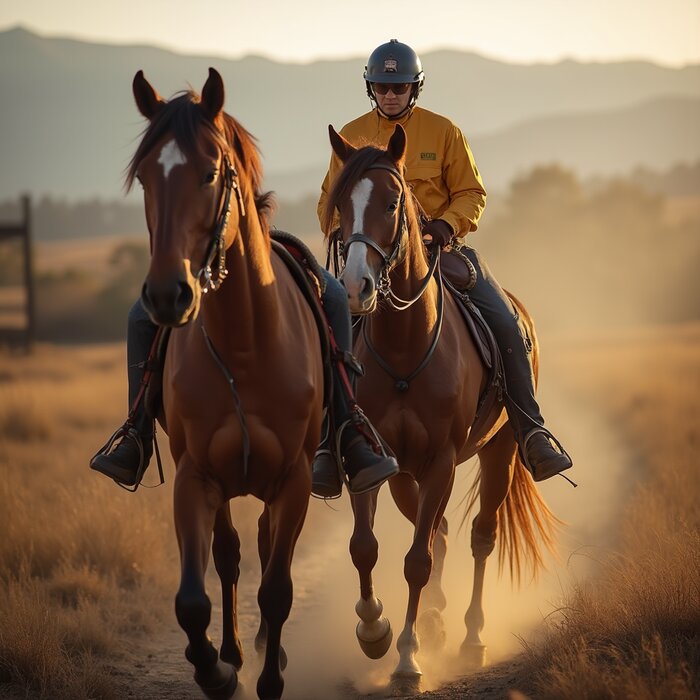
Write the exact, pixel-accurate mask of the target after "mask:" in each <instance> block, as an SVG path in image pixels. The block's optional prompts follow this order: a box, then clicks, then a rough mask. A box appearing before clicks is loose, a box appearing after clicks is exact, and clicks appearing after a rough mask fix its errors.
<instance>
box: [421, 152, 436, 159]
mask: <svg viewBox="0 0 700 700" xmlns="http://www.w3.org/2000/svg"><path fill="white" fill-rule="evenodd" d="M420 159H421V160H437V153H421V154H420Z"/></svg>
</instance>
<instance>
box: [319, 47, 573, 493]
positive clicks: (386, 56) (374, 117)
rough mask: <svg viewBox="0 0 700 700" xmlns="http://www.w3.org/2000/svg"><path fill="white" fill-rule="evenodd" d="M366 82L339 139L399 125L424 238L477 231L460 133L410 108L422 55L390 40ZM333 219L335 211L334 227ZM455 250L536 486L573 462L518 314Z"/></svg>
mask: <svg viewBox="0 0 700 700" xmlns="http://www.w3.org/2000/svg"><path fill="white" fill-rule="evenodd" d="M364 79H365V86H366V89H367V95H368V96H369V98H370V100H371V102H372V103H373V105H374V108H373V109H372V110H371V111H369V112H367V113H366V114H363V115H362V116H360V117H358V118H357V119H355V120H353V121H351V122H349V123H348V124H346V125H345V126H344V127H343V128H342V129H341V131H340V133H341V135H342V136H344V137H345V139H347V140H348V141H349V142H350V143H351V144H353V145H355V146H358V147H359V146H362V145H365V144H367V143H375V144H377V145H380V146H382V147H386V145H387V143H388V141H389V138H390V137H391V135H392V134H393V133H394V129H395V125H396V124H401V126H402V127H403V129H404V130H405V132H406V136H407V148H406V171H405V178H406V180H407V182H408V183H409V186H410V187H411V190H412V191H413V194H414V195H415V197H416V199H417V200H418V203H419V204H420V206H421V207H422V209H423V210H424V213H425V215H426V220H425V221H423V223H422V233H423V240H424V241H425V242H426V243H429V242H436V243H439V245H440V247H441V248H444V247H446V246H450V245H451V244H454V243H458V242H461V240H462V239H464V238H465V237H466V236H467V234H468V233H470V232H471V231H475V230H476V228H477V225H478V222H479V218H480V217H481V213H482V212H483V209H484V205H485V203H486V191H485V189H484V185H483V182H482V180H481V176H480V175H479V171H478V169H477V167H476V163H475V162H474V157H473V155H472V153H471V150H470V148H469V145H468V144H467V141H466V139H465V138H464V136H463V135H462V132H461V131H460V129H459V128H458V127H457V126H456V125H455V124H453V123H452V122H451V121H450V120H449V119H447V118H445V117H443V116H441V115H439V114H436V113H435V112H430V111H428V110H426V109H423V108H421V107H418V106H416V102H417V100H418V96H419V95H420V93H421V90H422V88H423V81H424V73H423V68H422V65H421V61H420V58H419V57H418V55H417V54H416V52H415V51H414V50H413V49H412V48H411V47H410V46H408V45H406V44H403V43H401V42H399V41H397V40H396V39H392V40H391V41H389V42H387V43H385V44H382V45H381V46H378V47H377V48H376V49H375V50H374V51H373V52H372V54H371V55H370V57H369V59H368V60H367V66H366V68H365V73H364ZM341 167H342V164H341V162H340V161H339V159H338V158H337V156H336V155H335V154H333V155H332V156H331V161H330V166H329V169H328V172H327V174H326V177H325V179H324V181H323V184H322V186H321V197H320V199H319V202H318V216H319V219H320V221H323V220H324V213H325V210H326V200H327V197H328V193H329V191H330V188H331V185H332V183H333V182H334V180H335V178H336V176H337V175H338V172H339V171H340V169H341ZM337 220H338V219H337V212H336V219H335V221H336V224H337ZM461 252H463V253H464V254H465V255H466V256H467V257H468V258H469V259H470V260H471V262H472V264H473V265H474V267H475V269H476V271H477V280H476V284H475V286H474V287H473V288H472V289H471V290H470V292H469V297H470V299H471V300H472V302H473V303H474V304H475V305H476V306H477V308H478V309H479V311H480V312H481V314H482V316H483V317H484V318H485V320H486V322H487V323H488V325H489V326H490V328H491V330H492V331H493V334H494V336H495V338H496V341H497V343H498V346H499V348H500V350H501V354H502V357H503V366H504V372H505V380H506V388H507V399H506V409H507V411H508V418H509V420H510V423H511V425H512V426H513V429H514V432H515V435H516V439H517V441H518V444H519V447H520V452H521V456H522V457H523V461H524V463H525V464H526V466H527V467H528V469H529V470H530V472H531V473H532V476H533V478H534V479H535V481H542V480H544V479H548V478H549V477H551V476H554V475H555V474H558V473H560V472H562V471H564V470H565V469H568V468H569V467H571V466H572V462H571V459H570V458H569V456H568V455H567V454H566V452H565V450H564V449H563V448H562V447H561V445H560V443H559V442H558V441H557V440H556V439H555V438H554V437H553V435H552V434H551V433H550V432H549V431H548V430H547V429H546V428H545V427H544V419H543V418H542V414H541V412H540V407H539V405H538V403H537V400H536V399H535V382H534V376H533V370H532V366H531V363H530V360H529V357H528V353H529V350H530V348H529V345H528V344H527V342H526V339H525V338H524V337H523V335H522V333H521V331H520V327H519V324H518V315H517V313H516V311H515V309H514V308H513V305H512V304H511V302H510V300H509V299H508V297H507V295H506V294H505V292H504V291H503V289H502V288H501V286H500V285H499V284H498V282H497V281H496V279H495V278H494V276H493V275H492V274H491V272H490V270H489V268H488V267H487V265H486V262H485V261H484V259H483V258H482V257H481V256H480V255H479V254H478V253H477V252H476V251H475V250H474V249H473V248H470V247H467V246H463V247H462V248H461ZM323 469H325V470H326V471H325V472H324V471H323ZM327 474H328V465H327V464H323V463H320V462H319V461H318V460H316V461H315V462H314V485H313V486H312V489H316V488H319V487H320V488H322V485H323V484H324V483H326V482H327V481H328V477H327ZM317 484H318V485H320V486H318V487H317Z"/></svg>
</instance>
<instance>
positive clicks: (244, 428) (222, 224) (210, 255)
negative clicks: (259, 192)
mask: <svg viewBox="0 0 700 700" xmlns="http://www.w3.org/2000/svg"><path fill="white" fill-rule="evenodd" d="M223 178H224V197H223V203H222V205H221V212H220V214H219V217H218V219H217V222H216V226H215V228H214V233H213V234H212V239H211V242H210V243H209V248H208V249H207V254H206V256H205V258H204V265H202V267H201V269H200V270H199V272H198V273H197V275H196V278H197V280H198V281H199V283H200V284H201V286H202V293H203V294H206V293H207V292H208V291H209V290H211V291H212V292H215V291H217V290H218V289H219V287H221V285H222V283H223V281H224V280H225V279H226V277H227V276H228V270H227V269H226V248H225V247H224V233H225V231H226V227H227V226H228V220H229V217H230V215H231V193H232V192H233V191H235V192H236V199H237V200H238V210H239V212H240V215H241V216H245V214H246V210H245V204H244V202H243V194H242V193H241V188H240V186H239V184H238V172H237V171H236V168H234V167H233V165H232V164H231V161H230V160H229V157H228V155H224V169H223ZM217 256H218V258H219V260H218V266H217V269H216V272H215V273H214V274H215V275H216V276H214V274H212V269H211V265H212V263H213V262H214V258H216V257H217ZM200 328H201V329H202V336H203V337H204V343H205V344H206V346H207V350H208V351H209V354H210V355H211V356H212V358H213V360H214V362H215V363H216V365H217V367H218V368H219V369H220V370H221V373H222V374H223V375H224V378H225V379H226V382H227V384H228V386H229V389H231V393H232V395H233V404H234V407H235V409H236V415H237V416H238V422H239V424H240V426H241V434H242V440H243V446H242V450H243V479H244V481H245V480H246V479H247V478H248V462H249V460H250V434H249V433H248V423H247V420H246V417H245V411H244V410H243V405H242V403H241V397H240V395H239V393H238V390H237V388H236V382H235V381H234V378H233V374H232V373H231V371H230V370H229V368H228V367H227V366H226V363H225V362H224V360H223V359H222V357H221V355H220V354H219V353H218V352H217V350H216V348H215V347H214V343H213V342H212V340H211V338H210V337H209V334H208V333H207V331H206V329H205V328H204V322H203V321H201V319H200Z"/></svg>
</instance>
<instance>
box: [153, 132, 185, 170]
mask: <svg viewBox="0 0 700 700" xmlns="http://www.w3.org/2000/svg"><path fill="white" fill-rule="evenodd" d="M158 162H159V163H160V164H161V165H162V166H163V174H164V175H165V178H166V179H167V178H168V175H170V171H171V170H172V169H173V168H174V167H175V166H176V165H184V164H185V163H186V162H187V158H185V154H184V153H183V152H182V151H181V150H180V147H179V146H178V145H177V141H175V139H173V140H172V141H168V143H166V144H165V146H163V150H162V151H161V152H160V155H159V156H158Z"/></svg>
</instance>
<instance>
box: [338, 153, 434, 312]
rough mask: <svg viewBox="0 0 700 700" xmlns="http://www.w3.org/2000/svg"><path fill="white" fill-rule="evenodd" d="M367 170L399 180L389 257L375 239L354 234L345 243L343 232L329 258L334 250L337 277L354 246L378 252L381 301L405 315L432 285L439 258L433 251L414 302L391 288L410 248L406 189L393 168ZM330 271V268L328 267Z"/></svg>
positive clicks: (384, 167)
mask: <svg viewBox="0 0 700 700" xmlns="http://www.w3.org/2000/svg"><path fill="white" fill-rule="evenodd" d="M365 170H386V171H387V172H389V173H391V175H392V176H393V177H394V178H396V180H397V181H398V183H399V185H400V186H401V197H400V199H399V230H398V233H397V235H396V238H395V239H394V244H393V246H392V248H391V251H390V252H389V253H386V252H385V251H384V249H383V248H382V247H381V246H380V245H379V244H378V243H377V242H376V241H374V240H373V239H372V238H370V237H369V236H365V234H364V233H360V232H359V231H355V232H353V233H352V234H350V236H349V237H348V240H347V241H345V242H343V241H342V239H341V238H340V229H338V230H337V231H336V233H335V235H334V236H333V237H332V239H331V242H330V245H329V249H328V255H329V257H330V254H331V247H332V246H333V247H334V272H335V275H336V277H337V275H338V270H339V267H340V265H339V257H342V258H343V261H346V260H347V256H348V250H349V249H350V246H351V245H352V244H353V243H364V244H365V245H368V246H369V247H370V248H372V249H373V250H374V251H376V252H377V253H378V254H379V256H380V258H381V259H382V266H381V268H380V270H379V280H378V282H377V294H378V295H379V298H380V299H382V300H384V301H386V302H387V303H388V304H389V306H390V307H391V308H392V309H394V311H404V310H405V309H408V308H409V307H410V306H412V305H413V304H415V303H416V302H417V301H418V300H419V299H420V298H421V297H422V296H423V293H424V292H425V290H426V289H427V288H428V284H430V279H431V278H432V277H433V276H434V275H435V271H436V269H437V268H438V265H439V261H440V255H439V254H438V250H437V248H434V249H433V251H432V254H431V260H430V267H429V270H428V273H427V274H426V276H425V277H424V278H423V280H421V283H420V285H419V287H418V291H417V292H416V294H415V295H414V296H413V298H411V299H402V298H401V297H399V296H397V295H396V294H395V293H394V291H393V290H392V288H391V279H390V277H389V274H390V273H391V271H392V270H393V269H394V268H395V267H396V265H398V264H399V263H400V262H402V261H403V260H404V258H405V257H406V246H407V244H408V220H407V217H406V185H405V183H404V180H403V178H402V177H401V173H400V172H399V171H398V169H397V168H396V167H394V166H392V165H384V164H382V163H375V164H374V165H370V166H369V167H367V168H366V169H365ZM326 267H328V264H327V265H326Z"/></svg>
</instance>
